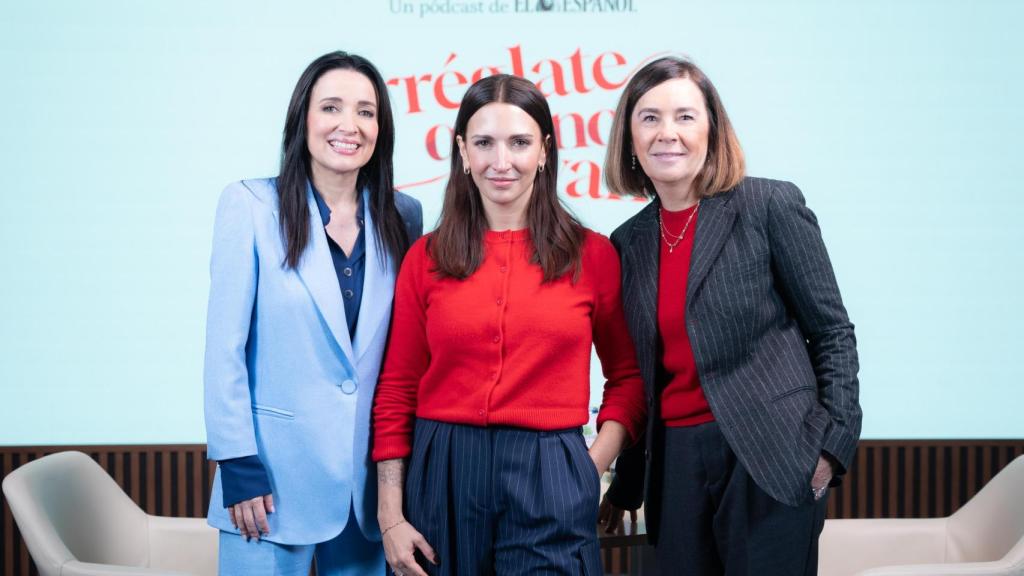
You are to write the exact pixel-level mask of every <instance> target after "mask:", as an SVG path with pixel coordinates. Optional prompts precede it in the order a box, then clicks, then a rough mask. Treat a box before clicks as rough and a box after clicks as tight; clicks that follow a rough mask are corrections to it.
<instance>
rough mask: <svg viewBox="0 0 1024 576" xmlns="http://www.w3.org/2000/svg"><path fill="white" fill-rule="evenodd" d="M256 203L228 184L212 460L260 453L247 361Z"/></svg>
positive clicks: (209, 370)
mask: <svg viewBox="0 0 1024 576" xmlns="http://www.w3.org/2000/svg"><path fill="white" fill-rule="evenodd" d="M252 201H253V197H252V195H251V193H250V192H249V190H248V189H247V188H246V187H245V185H244V184H242V183H240V182H238V183H235V184H232V185H230V186H228V187H227V188H226V189H225V190H224V192H223V193H222V194H221V197H220V203H219V205H218V207H217V217H216V221H215V224H214V230H213V252H212V256H211V257H210V300H209V305H208V308H207V314H206V355H205V363H204V368H203V385H204V390H205V402H204V406H205V413H206V438H207V450H208V453H209V458H210V459H211V460H228V459H231V458H240V457H243V456H252V455H255V454H256V453H257V449H256V435H255V432H254V429H253V418H252V407H251V399H250V395H249V368H248V366H247V363H246V344H247V343H248V340H249V327H250V323H251V322H252V316H253V305H254V303H255V300H256V283H257V278H258V274H259V267H258V260H257V253H256V241H255V232H254V228H253V215H252V207H251V203H252Z"/></svg>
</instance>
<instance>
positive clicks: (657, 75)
mask: <svg viewBox="0 0 1024 576" xmlns="http://www.w3.org/2000/svg"><path fill="white" fill-rule="evenodd" d="M677 78H689V79H690V80H693V82H694V84H696V85H697V88H699V89H700V92H701V94H703V95H704V105H705V106H706V107H707V109H708V121H709V123H710V129H709V130H708V155H707V158H706V159H705V160H704V167H703V168H701V170H700V173H699V174H697V177H696V179H695V180H694V187H695V188H696V190H697V193H698V194H699V196H700V197H707V196H711V195H714V194H718V193H719V192H724V191H726V190H729V189H731V188H733V187H735V186H736V185H737V184H739V183H740V181H741V180H743V175H744V172H745V171H746V169H745V166H744V161H743V150H742V149H741V148H740V142H739V139H737V138H736V133H735V132H734V131H733V129H732V123H731V122H729V115H728V114H726V113H725V107H724V106H723V105H722V99H721V98H719V96H718V91H717V90H715V85H714V84H712V83H711V80H709V79H708V77H707V76H705V75H704V72H703V71H701V69H700V68H698V67H697V65H696V64H694V63H693V62H690V61H689V60H686V59H685V58H680V57H676V56H667V57H665V58H659V59H657V60H654V61H652V62H650V63H649V64H647V65H645V66H644V67H643V68H641V69H640V70H637V72H636V74H634V75H633V77H632V78H631V79H630V80H629V83H628V84H626V88H625V89H624V90H623V91H622V97H621V98H619V105H618V107H617V108H616V109H615V118H614V119H613V120H612V134H611V138H610V139H609V142H608V151H607V156H605V161H604V181H605V184H606V185H607V186H608V189H609V190H610V191H612V192H613V193H615V194H618V195H620V196H627V195H628V196H638V197H641V198H653V197H654V196H655V194H656V192H655V190H654V185H653V183H652V182H651V180H650V179H649V178H648V177H647V174H644V171H643V169H642V168H641V167H640V165H639V164H636V168H635V169H634V168H633V166H634V163H633V158H632V156H633V136H632V133H631V131H630V126H631V124H632V116H633V110H634V109H635V108H636V103H637V101H638V100H640V98H641V97H642V96H643V95H644V94H646V93H647V91H648V90H650V89H652V88H654V87H655V86H658V85H659V84H661V83H662V82H666V81H668V80H674V79H677Z"/></svg>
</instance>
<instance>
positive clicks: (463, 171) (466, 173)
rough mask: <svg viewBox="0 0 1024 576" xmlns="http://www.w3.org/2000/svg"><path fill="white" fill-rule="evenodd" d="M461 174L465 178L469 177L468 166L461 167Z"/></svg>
mask: <svg viewBox="0 0 1024 576" xmlns="http://www.w3.org/2000/svg"><path fill="white" fill-rule="evenodd" d="M462 173H463V174H465V175H466V176H469V166H463V167H462Z"/></svg>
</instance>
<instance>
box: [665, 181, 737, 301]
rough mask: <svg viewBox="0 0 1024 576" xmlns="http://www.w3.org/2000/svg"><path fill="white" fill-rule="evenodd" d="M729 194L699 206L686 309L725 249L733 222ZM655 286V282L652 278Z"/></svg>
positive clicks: (687, 286) (733, 216)
mask: <svg viewBox="0 0 1024 576" xmlns="http://www.w3.org/2000/svg"><path fill="white" fill-rule="evenodd" d="M733 194H734V192H733V191H732V190H730V191H728V192H722V193H721V194H716V195H715V196H712V197H710V198H706V199H704V200H702V201H701V203H700V214H699V215H698V216H697V230H696V231H695V232H694V237H693V253H692V254H691V255H690V274H689V277H688V279H687V282H686V302H687V306H689V303H690V302H693V296H694V294H696V293H697V289H698V288H700V285H701V283H702V282H703V281H704V278H705V277H706V276H707V274H708V271H709V270H711V264H713V263H714V261H715V259H716V258H717V257H718V253H719V252H720V251H721V250H722V246H723V245H725V240H726V238H728V237H729V232H730V231H732V226H733V224H734V223H735V221H736V211H735V210H733V208H732V207H731V206H730V205H729V201H730V200H732V195H733ZM655 282H657V278H655Z"/></svg>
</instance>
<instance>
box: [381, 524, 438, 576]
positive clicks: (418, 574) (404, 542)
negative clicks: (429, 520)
mask: <svg viewBox="0 0 1024 576" xmlns="http://www.w3.org/2000/svg"><path fill="white" fill-rule="evenodd" d="M383 528H384V557H385V558H387V561H388V565H389V566H391V569H392V570H394V571H395V574H397V575H398V576H427V573H426V572H425V571H424V570H423V568H420V565H419V563H417V562H416V551H417V550H419V551H420V553H421V554H423V557H424V558H426V559H427V560H428V561H430V563H432V564H434V565H435V566H436V565H437V555H436V554H434V549H433V548H431V547H430V544H428V543H427V539H426V538H424V537H423V535H422V534H420V533H419V531H418V530H416V528H413V526H412V524H409V523H408V522H406V521H405V519H404V518H403V519H401V520H397V521H396V523H393V524H389V525H388V526H384V527H383Z"/></svg>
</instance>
